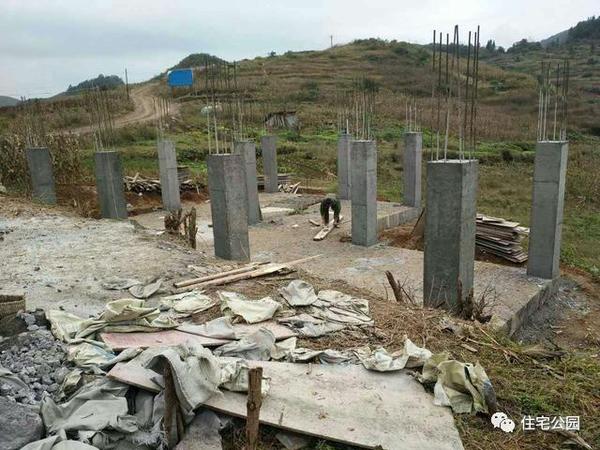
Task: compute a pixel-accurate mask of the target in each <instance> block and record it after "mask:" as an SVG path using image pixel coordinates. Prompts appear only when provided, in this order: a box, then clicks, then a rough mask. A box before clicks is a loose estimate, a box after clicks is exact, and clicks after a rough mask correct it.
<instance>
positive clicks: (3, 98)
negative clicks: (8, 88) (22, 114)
mask: <svg viewBox="0 0 600 450" xmlns="http://www.w3.org/2000/svg"><path fill="white" fill-rule="evenodd" d="M18 103H19V100H17V99H16V98H13V97H9V96H7V95H0V108H2V107H4V106H15V105H17V104H18Z"/></svg>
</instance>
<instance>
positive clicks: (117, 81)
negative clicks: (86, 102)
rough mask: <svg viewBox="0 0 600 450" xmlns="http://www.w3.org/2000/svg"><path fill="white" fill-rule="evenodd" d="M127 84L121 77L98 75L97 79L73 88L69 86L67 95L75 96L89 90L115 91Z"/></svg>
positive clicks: (86, 81)
mask: <svg viewBox="0 0 600 450" xmlns="http://www.w3.org/2000/svg"><path fill="white" fill-rule="evenodd" d="M124 84H125V83H124V82H123V80H122V79H121V77H119V76H117V75H107V76H104V75H103V74H100V75H98V76H97V77H96V78H92V79H89V80H85V81H82V82H81V83H79V84H77V85H75V86H72V85H69V87H68V88H67V91H66V93H67V94H75V93H77V92H81V91H87V90H89V89H94V88H98V89H115V88H117V87H119V86H123V85H124Z"/></svg>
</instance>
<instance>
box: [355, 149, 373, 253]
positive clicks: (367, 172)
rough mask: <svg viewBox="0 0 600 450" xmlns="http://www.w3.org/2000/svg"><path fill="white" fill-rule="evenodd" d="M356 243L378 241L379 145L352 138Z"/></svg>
mask: <svg viewBox="0 0 600 450" xmlns="http://www.w3.org/2000/svg"><path fill="white" fill-rule="evenodd" d="M351 155H352V157H351V160H352V183H351V184H352V192H351V195H350V196H351V199H352V243H353V244H355V245H363V246H365V247H369V246H371V245H374V244H376V243H377V146H376V145H375V141H352V144H351Z"/></svg>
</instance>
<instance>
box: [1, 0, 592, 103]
mask: <svg viewBox="0 0 600 450" xmlns="http://www.w3.org/2000/svg"><path fill="white" fill-rule="evenodd" d="M598 13H600V7H599V5H598V0H502V1H499V0H461V1H452V0H449V1H446V2H441V1H439V0H438V1H434V0H410V1H406V0H370V1H360V0H295V1H291V0H268V1H267V0H216V1H215V0H210V1H208V0H112V1H109V0H0V58H1V61H2V63H1V65H0V95H10V96H13V97H19V96H26V97H34V96H40V97H45V96H48V95H53V94H56V93H58V92H61V91H64V90H65V89H66V87H67V86H68V85H69V84H77V83H79V82H80V81H82V80H85V79H88V78H93V77H95V76H97V75H98V74H99V73H103V74H105V75H109V74H117V75H120V76H123V73H124V69H125V67H127V69H128V73H129V80H130V81H133V82H136V81H144V80H147V79H148V78H150V77H152V76H154V75H156V74H158V73H160V72H162V71H163V70H164V69H165V68H167V67H169V66H172V65H174V64H176V63H177V62H178V61H179V60H180V59H182V58H184V57H185V56H187V55H188V54H190V53H197V52H206V53H211V54H214V55H217V56H220V57H222V58H225V59H227V60H233V59H242V58H252V57H254V56H258V55H262V56H264V55H266V54H268V53H269V52H270V51H276V52H277V53H282V52H285V51H287V50H309V49H323V48H326V47H328V46H329V39H330V38H329V36H330V35H333V40H334V43H344V42H348V41H351V40H353V39H356V38H367V37H380V38H384V39H397V40H402V41H409V42H415V43H427V42H430V40H431V34H432V30H433V28H436V29H438V30H443V31H444V32H446V31H447V32H451V31H452V27H453V25H454V24H458V25H459V26H460V27H461V30H462V32H463V36H464V31H466V30H468V29H469V28H475V27H476V26H477V24H480V25H481V26H482V31H481V41H482V42H483V43H485V42H486V41H487V39H495V40H496V43H497V45H503V46H510V45H511V44H512V43H513V42H515V41H517V40H519V39H521V38H524V37H525V38H527V39H530V40H539V39H543V38H546V37H548V36H550V35H552V34H554V33H557V32H559V31H562V30H564V29H566V28H569V27H570V26H572V25H574V24H575V23H577V22H578V21H580V20H583V19H586V18H587V17H589V16H592V15H597V14H598Z"/></svg>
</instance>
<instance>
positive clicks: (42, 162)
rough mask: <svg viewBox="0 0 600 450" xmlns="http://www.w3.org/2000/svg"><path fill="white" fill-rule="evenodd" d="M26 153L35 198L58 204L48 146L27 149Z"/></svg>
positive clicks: (43, 201)
mask: <svg viewBox="0 0 600 450" xmlns="http://www.w3.org/2000/svg"><path fill="white" fill-rule="evenodd" d="M25 154H26V156H27V166H28V168H29V175H30V177H31V188H32V191H33V198H34V199H36V200H38V201H40V202H42V203H48V204H51V205H54V204H56V192H55V190H54V175H53V174H52V158H51V156H50V150H48V149H47V148H46V147H32V148H27V149H25Z"/></svg>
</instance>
